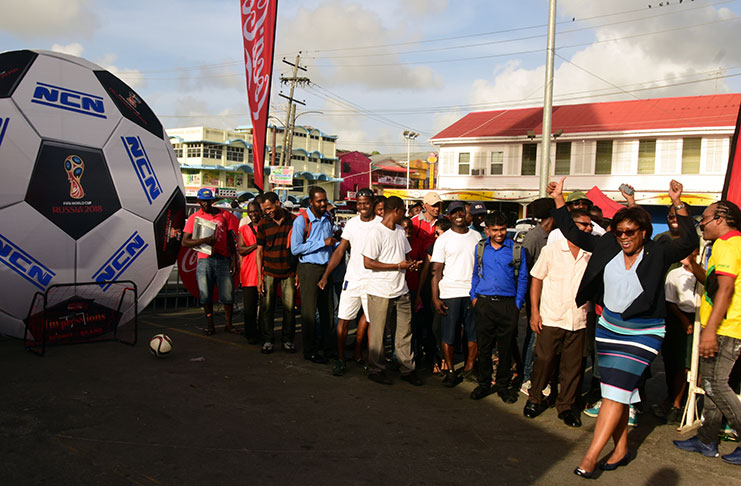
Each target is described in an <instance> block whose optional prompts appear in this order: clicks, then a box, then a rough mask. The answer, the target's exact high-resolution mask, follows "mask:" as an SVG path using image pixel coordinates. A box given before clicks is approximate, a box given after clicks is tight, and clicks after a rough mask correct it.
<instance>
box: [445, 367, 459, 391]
mask: <svg viewBox="0 0 741 486" xmlns="http://www.w3.org/2000/svg"><path fill="white" fill-rule="evenodd" d="M462 381H463V378H461V376H460V375H459V374H458V373H456V372H455V371H452V370H451V371H447V372H446V373H445V378H443V386H447V387H448V388H453V387H454V386H456V385H457V384H458V383H460V382H462Z"/></svg>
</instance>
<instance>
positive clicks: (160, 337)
mask: <svg viewBox="0 0 741 486" xmlns="http://www.w3.org/2000/svg"><path fill="white" fill-rule="evenodd" d="M149 351H151V352H152V355H153V356H155V357H157V358H164V357H166V356H168V355H169V354H170V352H171V351H172V339H170V337H169V336H168V335H167V334H157V335H156V336H154V337H152V339H151V340H150V341H149Z"/></svg>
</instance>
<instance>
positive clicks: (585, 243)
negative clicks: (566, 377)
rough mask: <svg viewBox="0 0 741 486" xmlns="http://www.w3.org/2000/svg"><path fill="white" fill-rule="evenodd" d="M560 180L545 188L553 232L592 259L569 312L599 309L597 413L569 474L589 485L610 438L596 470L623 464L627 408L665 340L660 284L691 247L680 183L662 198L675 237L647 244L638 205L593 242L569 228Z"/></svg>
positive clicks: (645, 220) (647, 226) (693, 236)
mask: <svg viewBox="0 0 741 486" xmlns="http://www.w3.org/2000/svg"><path fill="white" fill-rule="evenodd" d="M565 179H566V178H565V177H564V178H563V179H561V181H560V182H558V183H556V182H551V183H550V184H549V185H548V192H549V193H550V194H551V195H552V196H553V199H554V200H555V202H556V209H555V210H554V211H553V216H554V218H555V223H556V225H557V226H558V227H559V228H560V229H561V231H562V232H563V234H564V235H565V236H566V238H568V239H569V241H571V242H572V243H574V244H575V245H577V246H579V247H580V248H583V249H584V250H586V251H589V252H591V253H592V257H591V259H590V260H589V264H588V266H587V269H586V271H585V272H584V277H583V278H582V281H581V285H580V286H579V291H578V293H577V295H576V305H578V306H581V305H583V304H584V303H585V302H586V301H588V300H589V301H592V302H594V303H596V304H599V305H601V306H603V307H604V311H603V313H602V316H601V317H600V319H599V322H598V324H597V333H596V346H597V355H598V357H599V369H600V375H601V376H602V385H601V386H602V406H601V407H600V410H599V416H598V417H597V423H596V425H595V428H594V436H593V437H592V443H591V444H590V446H589V449H588V450H587V453H586V455H585V456H584V459H582V461H581V464H579V467H577V468H576V469H575V470H574V474H576V475H577V476H581V477H584V478H592V477H593V474H594V471H595V469H596V467H597V465H598V464H597V461H598V458H599V454H600V452H602V449H603V448H604V446H605V444H607V441H608V440H609V439H610V438H611V437H612V440H613V442H614V443H615V448H614V449H613V451H612V453H611V454H610V456H609V457H608V458H607V459H606V460H605V461H604V462H602V463H600V464H599V467H600V468H601V469H603V470H605V471H611V470H614V469H616V468H618V467H619V466H622V465H625V464H627V463H628V461H630V451H629V450H628V405H629V404H631V403H636V402H638V401H640V398H639V396H638V383H639V381H640V379H641V375H642V374H643V372H644V371H645V369H646V368H647V367H648V366H650V365H651V361H653V359H654V358H655V357H656V355H657V354H658V353H659V351H660V349H661V343H662V341H663V340H664V317H665V315H666V308H665V304H664V277H665V276H666V272H667V270H668V269H669V266H670V265H671V264H672V263H674V262H678V261H679V260H681V259H683V258H685V257H686V256H688V255H689V254H690V253H692V250H694V249H695V248H697V246H698V243H699V239H698V237H697V232H696V231H695V229H694V225H693V221H692V218H691V217H690V215H689V213H688V211H687V208H686V207H685V205H684V204H683V203H682V200H681V199H680V197H681V195H682V184H680V183H679V182H677V181H674V180H673V181H671V183H670V185H669V197H670V198H671V200H672V204H673V206H674V208H675V210H676V212H677V221H678V222H679V229H680V232H681V236H680V238H678V239H670V238H662V239H660V240H659V241H652V240H651V232H652V226H651V216H650V215H649V214H648V212H647V211H646V210H644V209H643V208H640V207H638V206H633V207H627V208H623V209H621V210H620V211H618V212H617V213H616V214H615V217H614V218H613V219H612V224H611V229H612V231H611V232H610V233H607V234H606V235H603V236H594V235H591V234H589V233H585V232H583V231H581V230H579V228H577V226H576V225H575V224H574V223H573V221H572V219H571V217H570V216H569V213H568V210H567V208H566V207H565V206H566V202H565V201H564V198H563V194H562V190H563V183H564V180H565Z"/></svg>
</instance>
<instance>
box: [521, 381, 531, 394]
mask: <svg viewBox="0 0 741 486" xmlns="http://www.w3.org/2000/svg"><path fill="white" fill-rule="evenodd" d="M520 392H521V393H524V394H525V395H530V380H527V381H526V382H524V383H523V384H522V386H521V387H520Z"/></svg>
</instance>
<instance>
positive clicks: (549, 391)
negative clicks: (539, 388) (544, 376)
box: [543, 384, 551, 397]
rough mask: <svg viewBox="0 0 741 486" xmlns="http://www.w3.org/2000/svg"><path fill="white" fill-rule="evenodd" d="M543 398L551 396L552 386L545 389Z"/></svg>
mask: <svg viewBox="0 0 741 486" xmlns="http://www.w3.org/2000/svg"><path fill="white" fill-rule="evenodd" d="M543 396H544V397H549V396H551V385H550V384H548V386H546V387H545V389H544V390H543Z"/></svg>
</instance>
